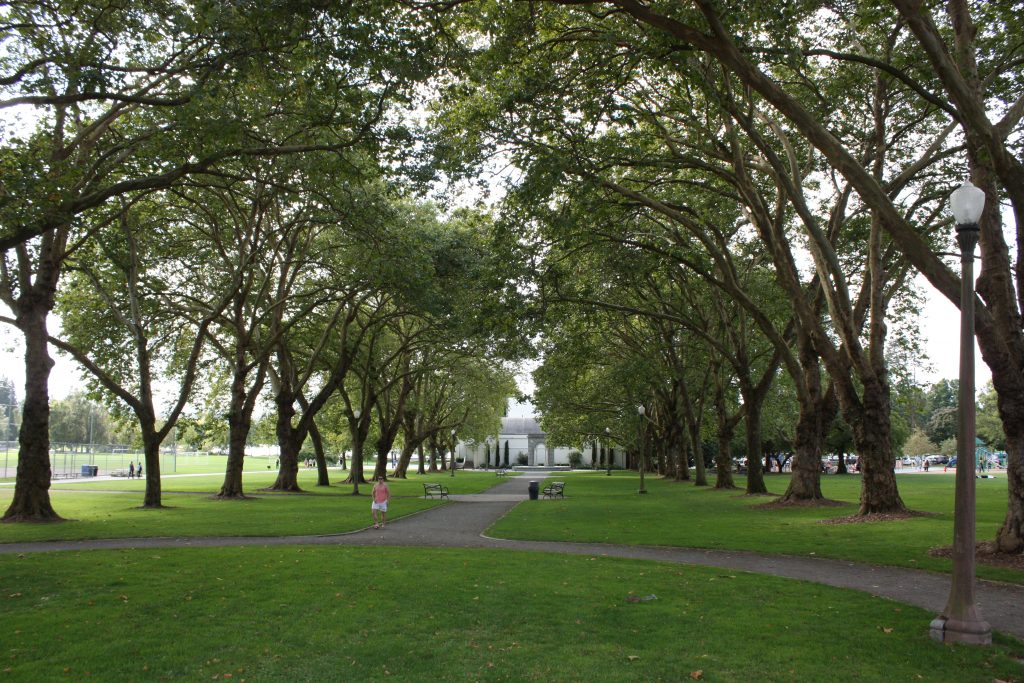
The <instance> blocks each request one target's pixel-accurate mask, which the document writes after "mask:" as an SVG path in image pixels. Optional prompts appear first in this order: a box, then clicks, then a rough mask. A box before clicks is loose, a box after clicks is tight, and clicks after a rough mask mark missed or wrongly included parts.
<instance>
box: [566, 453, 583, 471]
mask: <svg viewBox="0 0 1024 683" xmlns="http://www.w3.org/2000/svg"><path fill="white" fill-rule="evenodd" d="M582 464H583V454H582V453H580V452H579V451H569V467H571V468H573V469H574V470H578V469H579V468H580V465H582Z"/></svg>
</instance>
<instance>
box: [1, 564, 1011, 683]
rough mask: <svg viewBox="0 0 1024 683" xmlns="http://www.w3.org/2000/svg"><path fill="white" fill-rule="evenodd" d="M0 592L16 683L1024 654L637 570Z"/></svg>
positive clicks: (102, 579) (879, 668) (286, 576)
mask: <svg viewBox="0 0 1024 683" xmlns="http://www.w3.org/2000/svg"><path fill="white" fill-rule="evenodd" d="M0 575H2V576H3V577H4V581H5V586H8V587H16V589H13V588H7V589H5V591H4V593H5V595H4V596H2V598H0V622H2V623H3V624H4V632H5V637H4V661H3V663H2V664H0V668H2V670H3V671H4V674H5V675H4V678H5V680H13V681H51V680H54V681H56V680H85V679H90V680H102V681H139V680H189V681H198V680H234V681H297V680H359V681H435V680H479V681H522V680H555V681H580V680H592V681H602V682H603V681H681V680H702V681H833V680H837V678H838V679H841V680H844V681H855V680H859V681H943V682H946V681H958V682H964V683H970V682H973V681H977V682H979V683H981V682H985V683H990V682H991V681H993V680H1004V681H1014V680H1016V681H1020V680H1022V677H1024V668H1022V665H1021V658H1022V657H1024V644H1021V643H1019V642H1016V641H1012V640H1008V639H1005V638H1002V637H999V636H997V637H996V643H995V645H994V646H993V647H991V648H987V649H983V648H976V647H964V646H957V647H949V646H943V645H941V644H938V643H935V642H933V641H932V640H930V639H929V637H928V634H927V628H926V625H927V623H928V621H929V619H930V618H931V616H932V615H929V614H926V613H924V612H923V611H921V610H918V609H916V608H912V607H907V606H902V605H899V604H897V603H894V602H891V601H887V600H883V599H879V598H873V597H870V596H867V595H864V594H860V593H856V592H853V591H845V590H840V589H834V588H828V587H824V586H819V585H813V584H807V583H801V582H797V581H788V580H782V579H776V578H774V577H769V576H755V575H750V574H742V573H737V574H733V573H729V572H724V571H722V570H715V569H705V568H699V567H680V566H677V565H667V564H661V563H652V562H639V561H627V560H616V559H609V558H597V557H595V558H588V557H563V556H556V555H547V554H538V553H515V552H501V551H481V550H478V551H466V550H451V549H445V550H441V549H437V550H433V549H396V548H343V547H321V546H317V547H309V546H306V547H303V546H295V547H275V548H262V547H250V548H215V549H194V548H189V549H168V550H161V551H159V552H154V551H120V552H112V551H89V552H76V553H61V554H58V555H54V554H42V555H27V556H24V557H10V556H2V557H0ZM8 591H10V592H8ZM631 595H632V596H647V595H656V596H657V599H656V600H651V601H649V602H641V603H636V604H631V603H628V602H627V601H626V598H627V597H628V596H631ZM840 672H841V673H840Z"/></svg>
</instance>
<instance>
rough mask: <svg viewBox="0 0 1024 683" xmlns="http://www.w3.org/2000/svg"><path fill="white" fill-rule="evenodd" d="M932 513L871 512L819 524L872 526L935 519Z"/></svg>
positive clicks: (904, 511)
mask: <svg viewBox="0 0 1024 683" xmlns="http://www.w3.org/2000/svg"><path fill="white" fill-rule="evenodd" d="M935 516H936V515H935V514H933V513H931V512H917V511H916V510H903V511H900V512H871V513H868V514H866V515H862V514H859V513H858V514H856V515H850V516H849V517H835V518H833V519H823V520H821V521H819V522H818V524H870V523H873V522H898V521H901V520H904V519H913V518H915V517H935Z"/></svg>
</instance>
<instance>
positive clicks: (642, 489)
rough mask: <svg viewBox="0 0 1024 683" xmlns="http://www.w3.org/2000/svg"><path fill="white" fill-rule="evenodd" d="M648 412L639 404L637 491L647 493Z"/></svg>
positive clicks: (637, 411) (637, 410) (637, 412)
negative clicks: (645, 423) (638, 488)
mask: <svg viewBox="0 0 1024 683" xmlns="http://www.w3.org/2000/svg"><path fill="white" fill-rule="evenodd" d="M646 413H647V409H646V408H644V407H643V406H637V409H636V414H637V415H638V416H639V419H638V425H639V428H638V430H637V436H638V437H639V439H640V441H639V443H640V490H639V491H637V493H647V486H646V485H645V484H644V470H646V469H647V449H646V448H645V447H644V415H645V414H646Z"/></svg>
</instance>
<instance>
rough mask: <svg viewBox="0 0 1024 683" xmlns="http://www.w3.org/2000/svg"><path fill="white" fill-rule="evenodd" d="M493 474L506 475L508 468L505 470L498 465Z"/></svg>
mask: <svg viewBox="0 0 1024 683" xmlns="http://www.w3.org/2000/svg"><path fill="white" fill-rule="evenodd" d="M494 474H495V475H497V476H499V477H507V476H508V470H506V469H505V468H504V467H499V468H498V469H496V470H494Z"/></svg>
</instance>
